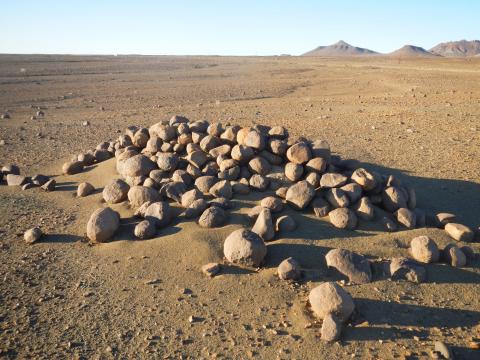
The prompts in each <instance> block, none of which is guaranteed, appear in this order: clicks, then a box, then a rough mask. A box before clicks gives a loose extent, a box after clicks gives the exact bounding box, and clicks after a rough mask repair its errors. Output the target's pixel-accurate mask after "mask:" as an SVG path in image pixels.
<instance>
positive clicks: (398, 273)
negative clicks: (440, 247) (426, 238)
mask: <svg viewBox="0 0 480 360" xmlns="http://www.w3.org/2000/svg"><path fill="white" fill-rule="evenodd" d="M390 276H391V278H392V280H399V279H402V280H408V281H411V282H414V283H423V282H425V281H427V270H426V269H425V267H423V266H422V265H421V264H419V263H417V262H416V261H414V260H411V259H408V258H404V257H398V258H393V259H392V260H391V261H390Z"/></svg>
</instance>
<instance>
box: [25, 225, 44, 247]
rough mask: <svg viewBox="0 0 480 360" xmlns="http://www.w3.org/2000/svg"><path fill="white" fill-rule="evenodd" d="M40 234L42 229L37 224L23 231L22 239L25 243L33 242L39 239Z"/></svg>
mask: <svg viewBox="0 0 480 360" xmlns="http://www.w3.org/2000/svg"><path fill="white" fill-rule="evenodd" d="M42 235H43V233H42V230H41V229H40V228H39V227H38V226H35V227H34V228H31V229H28V230H27V231H25V233H24V234H23V239H24V240H25V242H26V243H27V244H33V243H36V242H37V241H38V240H40V238H41V237H42Z"/></svg>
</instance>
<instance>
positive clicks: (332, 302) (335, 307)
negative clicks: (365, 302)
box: [308, 282, 355, 322]
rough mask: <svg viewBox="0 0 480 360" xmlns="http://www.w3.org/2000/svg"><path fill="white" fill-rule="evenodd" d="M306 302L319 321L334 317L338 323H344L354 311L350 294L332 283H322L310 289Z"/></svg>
mask: <svg viewBox="0 0 480 360" xmlns="http://www.w3.org/2000/svg"><path fill="white" fill-rule="evenodd" d="M308 301H309V302H310V306H311V307H312V310H313V312H314V314H315V315H316V316H318V317H319V318H320V319H324V318H325V317H326V316H328V315H335V316H337V317H338V319H339V320H340V321H342V322H345V321H347V320H348V319H349V318H350V315H352V313H353V310H354V309H355V304H354V302H353V299H352V297H351V296H350V294H349V293H348V292H347V291H345V290H344V289H343V288H342V287H341V286H340V285H338V284H337V283H334V282H324V283H322V284H320V285H319V286H317V287H316V288H314V289H312V290H311V291H310V295H309V296H308Z"/></svg>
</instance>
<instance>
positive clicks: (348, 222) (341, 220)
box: [328, 208, 357, 230]
mask: <svg viewBox="0 0 480 360" xmlns="http://www.w3.org/2000/svg"><path fill="white" fill-rule="evenodd" d="M328 217H329V219H330V222H331V223H332V225H333V226H335V227H336V228H339V229H349V230H353V229H355V228H356V227H357V216H356V215H355V213H354V212H353V211H352V210H350V209H348V208H338V209H335V210H332V211H330V212H329V213H328Z"/></svg>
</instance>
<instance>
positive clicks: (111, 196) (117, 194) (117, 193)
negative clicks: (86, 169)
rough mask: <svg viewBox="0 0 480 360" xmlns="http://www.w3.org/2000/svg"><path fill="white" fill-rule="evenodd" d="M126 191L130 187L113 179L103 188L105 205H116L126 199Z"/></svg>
mask: <svg viewBox="0 0 480 360" xmlns="http://www.w3.org/2000/svg"><path fill="white" fill-rule="evenodd" d="M128 190H130V186H128V184H127V183H126V182H125V181H123V180H120V179H114V180H112V181H110V182H109V183H108V184H107V185H106V186H105V187H104V188H103V191H102V196H103V199H104V200H105V202H106V203H108V204H117V203H119V202H122V201H125V200H126V199H127V196H128Z"/></svg>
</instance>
